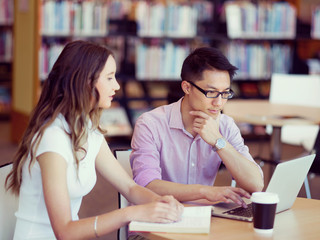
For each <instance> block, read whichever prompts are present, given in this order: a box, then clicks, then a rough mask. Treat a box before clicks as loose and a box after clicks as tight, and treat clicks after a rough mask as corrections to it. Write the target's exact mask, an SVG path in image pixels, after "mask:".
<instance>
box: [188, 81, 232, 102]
mask: <svg viewBox="0 0 320 240" xmlns="http://www.w3.org/2000/svg"><path fill="white" fill-rule="evenodd" d="M187 82H188V83H190V84H191V85H192V86H194V87H196V88H197V89H198V90H199V91H200V92H202V93H203V94H204V95H205V96H206V97H207V98H217V97H219V95H221V97H222V98H223V99H230V98H232V97H233V95H234V92H233V91H232V90H231V89H230V90H229V91H226V92H219V91H205V90H203V89H202V88H200V87H198V86H197V85H195V84H194V83H193V82H191V81H187Z"/></svg>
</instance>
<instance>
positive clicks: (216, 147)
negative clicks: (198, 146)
mask: <svg viewBox="0 0 320 240" xmlns="http://www.w3.org/2000/svg"><path fill="white" fill-rule="evenodd" d="M226 146H227V141H226V139H225V138H224V137H221V138H218V139H217V141H216V143H215V144H214V145H213V146H212V149H213V151H215V152H216V151H219V150H220V149H223V148H225V147H226Z"/></svg>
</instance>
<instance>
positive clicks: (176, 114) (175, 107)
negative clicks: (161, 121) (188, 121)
mask: <svg viewBox="0 0 320 240" xmlns="http://www.w3.org/2000/svg"><path fill="white" fill-rule="evenodd" d="M182 99H183V97H182V98H180V99H179V100H178V101H177V102H174V103H173V104H172V108H171V112H170V119H169V127H170V128H177V129H184V126H183V122H182V115H181V102H182Z"/></svg>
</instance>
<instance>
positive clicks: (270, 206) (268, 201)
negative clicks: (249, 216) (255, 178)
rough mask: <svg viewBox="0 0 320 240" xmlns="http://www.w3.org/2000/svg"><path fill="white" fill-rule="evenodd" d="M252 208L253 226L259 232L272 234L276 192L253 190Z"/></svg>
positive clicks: (277, 199)
mask: <svg viewBox="0 0 320 240" xmlns="http://www.w3.org/2000/svg"><path fill="white" fill-rule="evenodd" d="M251 201H252V210H253V228H254V231H255V232H257V233H259V234H272V233H273V225H274V219H275V215H276V209H277V203H278V202H279V197H278V194H276V193H269V192H254V193H252V196H251Z"/></svg>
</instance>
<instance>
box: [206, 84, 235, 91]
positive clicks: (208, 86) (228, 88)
mask: <svg viewBox="0 0 320 240" xmlns="http://www.w3.org/2000/svg"><path fill="white" fill-rule="evenodd" d="M207 88H212V89H214V90H216V91H218V89H217V88H216V87H213V86H210V85H207ZM230 89H231V87H227V88H225V89H223V90H222V91H226V90H230Z"/></svg>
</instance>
